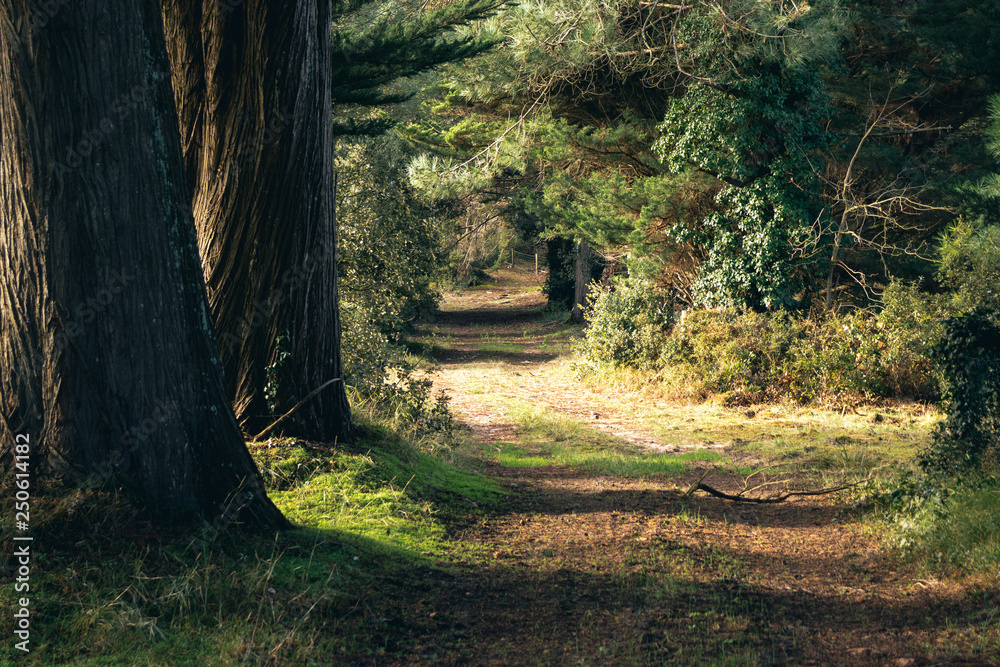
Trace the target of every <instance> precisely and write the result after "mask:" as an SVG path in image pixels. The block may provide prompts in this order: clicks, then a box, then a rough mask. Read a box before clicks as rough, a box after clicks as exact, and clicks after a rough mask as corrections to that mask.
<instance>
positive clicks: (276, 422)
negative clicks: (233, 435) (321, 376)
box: [250, 378, 341, 441]
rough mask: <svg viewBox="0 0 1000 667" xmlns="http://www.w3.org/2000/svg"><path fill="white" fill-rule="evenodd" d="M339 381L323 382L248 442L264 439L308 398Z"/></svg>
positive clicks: (336, 379) (337, 379)
mask: <svg viewBox="0 0 1000 667" xmlns="http://www.w3.org/2000/svg"><path fill="white" fill-rule="evenodd" d="M340 381H341V378H333V379H332V380H328V381H327V382H325V383H324V384H322V385H321V386H319V387H316V388H315V389H313V390H312V391H311V392H309V395H307V396H306V397H305V398H303V399H302V400H301V401H299V402H298V403H296V404H295V407H293V408H292V409H291V410H289V411H288V412H286V413H285V414H283V415H281V416H280V417H278V418H277V419H276V420H274V421H273V422H272V423H271V425H270V426H268V427H267V428H265V429H264V430H263V431H261V432H260V433H258V434H257V435H255V436H254V437H252V438H250V440H251V441H256V440H260V439H261V438H262V437H264V434H265V433H267V432H268V431H270V430H271V429H272V428H274V427H275V426H277V425H278V424H280V423H281V422H283V421H285V418H286V417H288V416H289V415H291V414H292V413H293V412H295V411H296V410H298V409H299V408H301V407H302V406H303V405H305V403H306V401H308V400H309V399H310V398H312V397H313V396H315V395H316V394H318V393H319V392H321V391H323V390H324V389H326V388H327V387H329V386H330V385H331V384H333V383H334V382H340Z"/></svg>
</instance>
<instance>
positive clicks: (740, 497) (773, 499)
mask: <svg viewBox="0 0 1000 667" xmlns="http://www.w3.org/2000/svg"><path fill="white" fill-rule="evenodd" d="M708 473H709V470H706V471H705V472H703V473H702V474H701V477H699V478H698V481H697V482H695V483H694V484H692V485H691V488H689V489H688V490H687V491H686V492H685V493H684V495H683V496H682V497H687V496H690V495H691V494H692V493H694V492H695V491H698V490H699V489H700V490H702V491H705V492H706V493H708V494H709V495H712V496H715V497H716V498H722V499H724V500H731V501H733V502H735V503H759V504H773V503H781V502H784V501H786V500H788V499H789V498H791V497H792V496H825V495H828V494H830V493H836V492H837V491H844V490H846V489H851V488H854V487H855V486H858V485H859V484H860V483H861V482H854V483H853V484H844V485H842V486H834V487H830V488H826V489H815V490H810V491H788V492H787V493H783V494H780V495H777V496H768V497H767V498H753V497H750V496H747V495H745V494H746V492H747V491H746V489H744V490H743V491H740V492H739V493H737V494H735V495H734V494H731V493H726V492H725V491H719V490H718V489H716V488H715V487H713V486H709V485H708V484H705V483H704V480H705V477H707V476H708ZM761 486H763V485H761ZM759 488H760V486H756V487H754V488H753V489H750V491H754V490H756V489H759Z"/></svg>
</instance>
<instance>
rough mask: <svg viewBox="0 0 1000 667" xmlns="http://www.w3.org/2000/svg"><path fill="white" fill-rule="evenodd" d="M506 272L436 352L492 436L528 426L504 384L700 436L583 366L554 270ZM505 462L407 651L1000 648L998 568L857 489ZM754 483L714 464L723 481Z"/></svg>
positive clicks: (526, 660)
mask: <svg viewBox="0 0 1000 667" xmlns="http://www.w3.org/2000/svg"><path fill="white" fill-rule="evenodd" d="M495 277H496V278H497V280H498V286H495V287H486V288H478V289H475V290H470V291H465V292H462V293H460V294H454V295H450V296H449V297H448V298H447V299H446V300H445V303H444V305H443V307H442V312H441V313H440V316H439V317H438V319H437V320H436V321H435V322H434V323H433V324H432V325H428V326H427V327H425V330H424V332H423V333H424V334H426V335H427V336H431V335H436V336H439V337H440V338H441V340H442V341H446V343H447V344H442V346H440V349H437V350H436V352H435V354H436V358H437V360H438V361H439V362H440V364H441V371H440V373H439V374H438V376H437V379H436V383H437V385H438V386H439V387H442V388H445V389H446V390H447V391H448V393H449V394H450V395H451V396H452V405H453V408H454V410H455V413H456V415H457V416H458V418H459V419H460V420H461V421H462V422H463V423H465V424H466V425H467V426H468V427H469V428H471V429H472V432H473V434H474V437H475V438H477V439H479V440H480V441H481V442H483V443H485V444H487V445H490V446H492V445H494V444H496V443H502V442H512V441H516V440H517V429H516V428H515V426H514V425H513V424H512V423H510V421H508V419H507V418H506V416H505V414H504V412H503V408H502V406H498V405H492V404H489V403H488V402H484V400H483V396H491V395H497V394H499V395H503V396H510V397H513V398H519V399H520V400H524V401H528V402H536V403H540V404H544V405H546V406H549V407H550V408H552V409H554V410H557V411H561V412H563V413H565V414H568V415H571V416H573V417H577V418H580V419H584V420H587V421H588V424H590V425H593V426H595V427H598V428H602V429H603V430H605V431H606V432H607V433H609V434H611V435H614V436H615V437H618V438H621V439H623V440H625V441H627V442H630V443H633V444H639V445H642V446H646V447H648V448H650V449H652V450H654V451H658V452H662V453H663V455H664V456H669V455H671V454H670V453H671V452H673V451H680V450H683V449H685V448H687V447H689V445H687V444H685V442H684V438H683V437H682V436H683V434H679V436H678V439H677V441H676V442H664V441H663V438H662V436H660V437H657V436H656V435H655V434H651V433H647V432H643V431H642V429H640V428H637V427H636V426H635V424H633V423H630V413H631V414H634V413H635V412H637V411H641V410H643V409H646V408H648V407H649V406H643V405H639V404H635V403H632V402H630V403H629V404H628V405H622V404H620V403H619V402H616V400H615V399H616V397H615V396H608V395H602V393H601V392H600V391H598V390H595V389H592V388H586V387H583V386H581V385H580V384H579V383H578V382H577V381H576V380H574V378H573V377H572V374H571V373H570V372H569V367H568V365H567V362H566V361H565V354H564V353H565V352H566V340H567V336H569V335H571V334H568V333H566V331H565V329H566V326H565V324H564V323H562V322H560V321H558V320H555V321H553V320H544V319H543V313H542V310H543V307H544V297H543V296H542V295H541V294H540V292H539V291H538V290H537V286H538V284H539V281H538V279H537V278H536V277H535V276H533V275H532V274H530V273H520V272H516V271H508V272H501V274H499V275H497V276H495ZM532 289H533V291H529V290H532ZM498 364H499V370H498ZM503 378H506V379H503ZM484 383H485V385H487V386H488V388H489V392H485V391H483V390H482V388H483V387H484ZM677 410H678V414H683V410H684V408H683V406H678V407H677ZM694 426H695V425H694V424H692V425H691V427H694ZM485 470H486V472H487V473H488V474H490V475H491V476H494V477H496V478H497V479H499V480H501V481H502V483H503V484H504V485H506V486H507V487H508V488H510V489H511V490H512V493H511V494H510V496H509V498H508V500H507V502H506V504H505V506H504V507H502V508H501V509H499V510H496V511H492V512H489V513H487V514H486V515H485V516H484V517H483V518H481V519H479V520H477V521H476V522H474V523H470V524H468V525H464V526H462V525H456V526H453V537H454V539H455V540H458V541H461V542H462V543H464V544H466V545H471V546H472V547H474V549H472V550H471V551H473V552H474V553H479V554H482V555H481V556H476V557H471V556H468V555H459V556H457V557H456V558H457V559H458V562H456V563H455V568H454V569H453V570H451V572H453V574H442V573H441V572H437V571H434V572H431V571H428V574H427V581H426V582H423V584H420V583H419V582H418V583H416V584H414V585H415V586H417V587H418V589H419V588H420V586H425V587H426V596H425V597H424V598H421V599H419V600H418V601H416V602H410V603H407V605H406V606H407V608H406V611H405V613H404V615H405V617H406V619H407V621H406V628H405V629H403V634H404V635H408V636H409V637H410V639H411V641H409V642H404V643H394V644H393V645H390V646H387V648H388V649H389V650H388V651H387V652H386V654H385V655H386V657H387V658H388V656H390V655H392V654H394V653H395V654H396V655H399V654H400V652H402V653H404V654H405V655H406V657H405V658H404V659H403V660H402V662H412V663H421V664H431V663H434V664H463V665H465V664H479V665H500V664H516V665H526V664H542V665H544V664H825V665H850V664H866V665H867V664H879V665H897V666H900V667H902V666H905V665H930V664H954V665H990V664H1000V639H998V638H1000V631H998V623H1000V618H998V614H997V610H996V607H995V600H997V599H998V598H997V596H998V594H1000V591H998V589H997V587H996V583H995V582H996V580H995V579H994V580H992V582H990V581H984V580H983V579H979V580H976V581H973V580H969V579H963V578H959V577H954V578H947V577H944V576H940V577H939V578H934V577H931V576H928V575H926V574H921V573H920V572H919V571H917V570H916V569H915V568H914V567H912V566H909V565H906V564H904V563H901V562H899V561H898V560H896V559H895V558H894V557H893V556H892V555H890V554H889V553H887V552H886V551H885V550H884V549H883V548H882V547H881V546H880V543H879V539H878V538H879V536H878V535H873V534H871V530H870V529H869V528H866V525H865V524H864V523H861V522H860V521H858V520H856V519H854V518H852V515H851V513H850V512H848V511H847V508H846V507H845V506H844V503H846V502H847V500H846V499H844V498H839V497H837V496H819V497H811V498H797V499H792V500H789V501H788V502H785V503H781V504H776V505H746V504H735V503H732V502H729V501H725V500H721V499H717V498H712V497H708V496H706V495H704V494H700V493H699V494H695V495H692V496H684V495H683V489H684V487H685V485H686V484H690V483H691V482H692V481H693V480H694V479H696V477H697V474H698V471H697V470H695V469H692V471H691V473H690V475H688V476H687V477H686V478H681V479H678V478H676V477H673V478H669V479H666V478H662V479H661V478H652V479H626V478H618V477H613V476H608V475H600V476H592V475H587V474H585V473H582V472H580V471H578V470H573V469H567V468H563V467H559V466H546V467H538V468H519V467H505V466H502V465H499V464H498V463H495V462H487V463H486V466H485ZM735 482H736V480H735V479H726V478H725V477H724V476H723V475H722V474H720V475H719V476H718V477H713V484H715V485H718V486H720V487H724V486H727V485H729V486H730V487H732V486H733V485H734V484H735ZM469 551H470V550H469V549H466V550H464V551H463V550H457V553H458V554H463V553H465V554H467V553H468V552H469ZM421 590H422V589H421ZM411 592H412V591H411ZM417 592H419V591H417ZM407 597H408V598H410V599H411V600H416V599H417V598H418V597H419V595H418V596H417V597H414V595H412V594H411V595H407ZM381 622H385V623H388V624H390V625H391V623H392V621H391V620H389V619H381ZM400 622H401V621H400ZM399 630H400V628H396V629H395V630H394V631H393V632H391V633H390V632H389V631H388V628H387V635H386V636H387V637H389V636H392V637H396V638H398V637H400V633H399ZM394 641H395V640H394Z"/></svg>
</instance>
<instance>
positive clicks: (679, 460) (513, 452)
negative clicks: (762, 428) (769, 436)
mask: <svg viewBox="0 0 1000 667" xmlns="http://www.w3.org/2000/svg"><path fill="white" fill-rule="evenodd" d="M504 405H505V406H506V412H507V414H508V416H509V417H510V418H511V420H512V421H513V422H514V423H515V424H516V425H517V426H518V433H519V436H520V438H521V444H520V445H511V444H508V445H505V446H503V447H501V450H500V451H499V452H498V453H496V459H497V460H498V461H499V462H500V463H501V464H502V465H506V466H516V467H540V466H545V465H557V466H567V467H570V468H577V469H579V470H583V471H585V472H588V473H592V474H600V475H617V476H620V477H630V478H635V477H648V476H653V475H678V474H683V473H684V472H686V471H690V464H691V462H693V461H720V460H721V459H722V456H721V455H720V454H719V453H718V452H715V451H711V450H708V449H699V450H694V451H690V452H686V453H684V454H662V453H656V452H650V451H648V450H646V449H643V448H641V447H639V446H636V445H631V444H629V443H626V442H622V441H621V440H618V439H617V438H614V437H612V436H609V435H607V434H605V433H602V432H600V431H596V430H594V429H592V428H590V427H588V426H587V425H586V424H584V423H583V422H581V421H580V420H578V419H574V418H573V417H570V416H567V415H563V414H560V413H557V412H554V411H552V410H550V409H548V408H546V407H542V406H539V405H537V404H533V403H526V402H523V401H516V400H506V401H505V402H504Z"/></svg>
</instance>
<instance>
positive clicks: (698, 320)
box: [663, 310, 803, 403]
mask: <svg viewBox="0 0 1000 667" xmlns="http://www.w3.org/2000/svg"><path fill="white" fill-rule="evenodd" d="M802 332H803V325H802V322H801V321H796V320H794V319H793V318H791V317H790V316H788V315H787V314H786V313H782V312H779V313H773V314H762V313H755V312H739V311H734V310H696V311H691V312H689V313H686V314H685V316H684V317H683V318H682V319H681V320H680V322H679V323H678V325H677V326H676V327H674V330H673V332H672V335H671V336H670V339H669V340H668V341H667V343H666V345H665V346H664V356H663V361H664V362H665V363H670V364H674V365H684V366H687V367H689V368H690V370H691V371H693V373H691V374H692V375H694V376H695V377H697V378H699V379H700V382H701V384H702V386H703V388H704V389H705V391H707V392H715V393H727V394H729V396H728V397H727V399H728V400H729V401H731V402H737V403H747V402H763V401H765V400H772V399H775V398H778V397H779V396H780V395H781V394H782V393H783V388H784V387H785V386H786V385H787V383H788V378H787V376H786V375H785V374H784V372H783V369H784V367H785V365H786V364H787V361H788V354H789V352H790V350H791V349H792V347H793V346H794V345H795V343H796V341H797V339H798V338H799V337H801V335H802Z"/></svg>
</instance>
